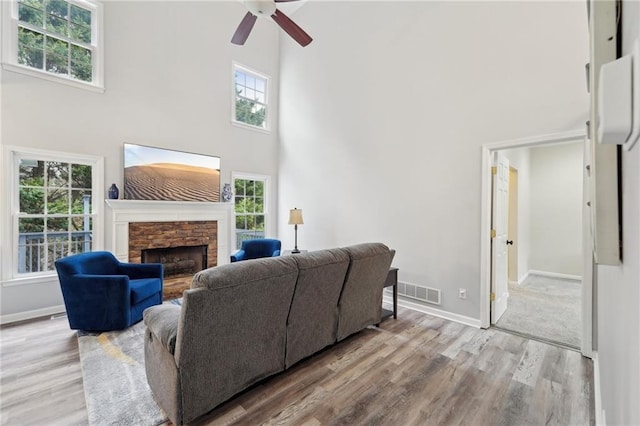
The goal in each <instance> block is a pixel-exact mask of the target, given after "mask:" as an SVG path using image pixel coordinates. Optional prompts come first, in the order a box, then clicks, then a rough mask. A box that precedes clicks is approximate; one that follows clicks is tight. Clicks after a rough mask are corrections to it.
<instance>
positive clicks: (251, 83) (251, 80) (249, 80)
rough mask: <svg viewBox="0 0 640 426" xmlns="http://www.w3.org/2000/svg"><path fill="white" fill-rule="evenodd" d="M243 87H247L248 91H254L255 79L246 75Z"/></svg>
mask: <svg viewBox="0 0 640 426" xmlns="http://www.w3.org/2000/svg"><path fill="white" fill-rule="evenodd" d="M245 86H247V88H249V89H255V88H256V79H255V77H253V76H251V75H247V77H246V84H245Z"/></svg>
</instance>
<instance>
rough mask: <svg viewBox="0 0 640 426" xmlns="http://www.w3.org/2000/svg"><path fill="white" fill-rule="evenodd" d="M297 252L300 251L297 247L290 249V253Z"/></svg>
mask: <svg viewBox="0 0 640 426" xmlns="http://www.w3.org/2000/svg"><path fill="white" fill-rule="evenodd" d="M298 253H300V250H298V248H297V247H296V248H294V249H293V250H291V254H298Z"/></svg>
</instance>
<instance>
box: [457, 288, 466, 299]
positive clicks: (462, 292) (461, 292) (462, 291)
mask: <svg viewBox="0 0 640 426" xmlns="http://www.w3.org/2000/svg"><path fill="white" fill-rule="evenodd" d="M458 297H459V298H460V299H466V298H467V289H466V288H460V289H458Z"/></svg>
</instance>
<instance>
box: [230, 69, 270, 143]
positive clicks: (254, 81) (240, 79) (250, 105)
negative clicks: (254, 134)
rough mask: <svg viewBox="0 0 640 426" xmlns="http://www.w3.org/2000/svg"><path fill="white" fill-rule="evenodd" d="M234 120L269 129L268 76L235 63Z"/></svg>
mask: <svg viewBox="0 0 640 426" xmlns="http://www.w3.org/2000/svg"><path fill="white" fill-rule="evenodd" d="M233 72H234V90H235V91H234V108H233V121H235V122H237V123H242V124H246V125H249V126H252V127H257V128H259V129H265V130H266V129H268V128H269V126H268V109H267V102H268V99H267V98H268V96H267V93H268V92H267V87H268V82H269V78H268V77H267V76H264V75H261V74H258V73H256V72H254V71H250V70H248V69H247V68H244V67H241V66H239V65H234V67H233Z"/></svg>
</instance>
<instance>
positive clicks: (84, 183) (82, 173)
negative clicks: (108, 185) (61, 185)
mask: <svg viewBox="0 0 640 426" xmlns="http://www.w3.org/2000/svg"><path fill="white" fill-rule="evenodd" d="M71 187H73V188H78V189H80V188H84V189H91V166H87V165H85V164H72V165H71Z"/></svg>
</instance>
